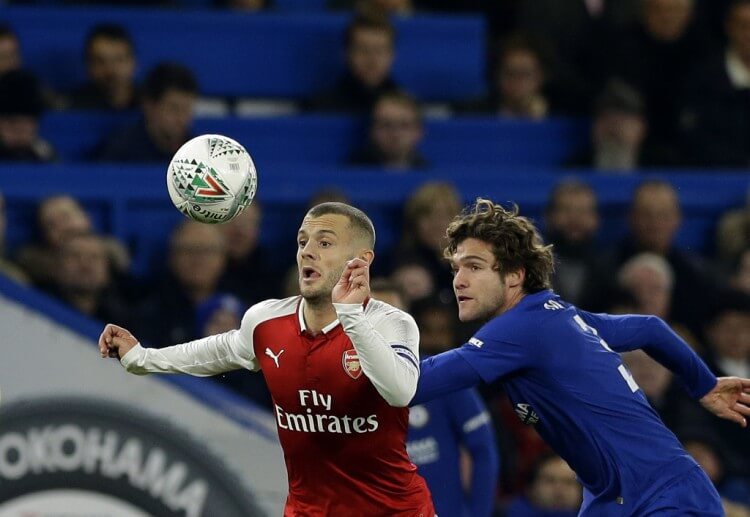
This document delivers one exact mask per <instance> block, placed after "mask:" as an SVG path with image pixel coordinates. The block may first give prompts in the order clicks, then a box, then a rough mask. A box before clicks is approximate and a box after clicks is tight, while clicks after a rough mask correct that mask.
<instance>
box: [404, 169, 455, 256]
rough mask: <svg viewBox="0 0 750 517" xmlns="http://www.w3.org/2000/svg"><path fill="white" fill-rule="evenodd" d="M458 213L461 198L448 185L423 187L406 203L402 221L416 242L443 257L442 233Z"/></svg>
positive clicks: (434, 184)
mask: <svg viewBox="0 0 750 517" xmlns="http://www.w3.org/2000/svg"><path fill="white" fill-rule="evenodd" d="M460 211H461V198H460V196H459V194H458V192H457V191H456V189H455V187H453V185H451V184H449V183H442V182H430V183H425V184H424V185H422V186H421V187H420V188H419V189H417V191H416V192H415V193H414V194H413V195H412V196H411V197H410V198H409V200H408V201H407V202H406V210H405V218H406V220H407V223H408V226H409V230H410V231H412V232H413V233H414V238H416V240H417V242H418V243H419V244H421V245H423V246H426V247H427V248H429V249H431V250H433V251H435V253H436V254H437V255H438V256H439V257H441V258H442V257H443V248H444V247H445V230H446V229H447V228H448V225H449V224H450V222H451V221H452V220H453V218H454V217H455V216H456V215H458V213H459V212H460Z"/></svg>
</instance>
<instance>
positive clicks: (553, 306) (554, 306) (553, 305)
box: [544, 300, 565, 311]
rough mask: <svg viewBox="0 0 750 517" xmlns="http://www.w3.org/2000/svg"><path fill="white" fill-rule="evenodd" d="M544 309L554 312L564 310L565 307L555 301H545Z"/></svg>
mask: <svg viewBox="0 0 750 517" xmlns="http://www.w3.org/2000/svg"><path fill="white" fill-rule="evenodd" d="M544 308H545V309H547V310H550V311H556V310H559V309H564V308H565V307H563V306H562V304H561V303H559V302H556V301H555V300H547V301H546V302H544Z"/></svg>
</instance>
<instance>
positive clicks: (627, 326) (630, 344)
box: [578, 311, 716, 399]
mask: <svg viewBox="0 0 750 517" xmlns="http://www.w3.org/2000/svg"><path fill="white" fill-rule="evenodd" d="M578 313H579V315H580V316H581V318H582V319H583V321H584V322H585V323H586V324H587V325H589V326H590V327H591V328H592V329H593V331H595V332H596V333H597V334H598V335H599V337H600V338H602V339H603V340H604V341H605V342H606V343H607V345H609V347H610V348H611V349H612V350H614V351H615V352H629V351H630V350H636V349H641V350H643V351H644V352H646V353H647V354H648V355H650V356H651V357H653V358H654V359H656V360H657V361H658V362H659V363H661V364H662V365H664V366H665V367H666V368H668V369H670V370H671V371H672V372H674V373H675V375H677V377H678V378H679V379H680V380H681V381H682V383H683V384H684V385H685V387H686V389H687V391H688V393H690V395H691V396H692V397H693V398H696V399H699V398H701V397H703V396H704V395H705V394H706V393H708V392H709V391H711V389H713V387H714V386H716V376H715V375H714V374H713V373H711V370H709V368H708V366H706V363H704V362H703V360H702V359H701V358H700V357H698V355H697V354H696V353H695V352H694V351H693V349H692V348H690V346H689V345H688V344H687V343H686V342H685V341H684V340H683V339H682V338H681V337H680V336H678V335H677V334H676V333H675V332H674V331H673V330H672V329H671V328H669V326H668V325H667V324H666V323H664V321H663V320H662V319H661V318H658V317H656V316H641V315H632V314H626V315H618V316H615V315H611V314H592V313H590V312H585V311H578Z"/></svg>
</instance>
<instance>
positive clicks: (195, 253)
mask: <svg viewBox="0 0 750 517" xmlns="http://www.w3.org/2000/svg"><path fill="white" fill-rule="evenodd" d="M225 264H226V243H225V241H224V236H223V235H222V234H221V232H220V231H219V230H218V229H216V228H215V227H213V226H209V225H206V224H201V223H197V222H192V221H189V222H186V223H184V224H183V225H182V226H180V227H179V228H178V229H177V231H176V232H175V233H174V234H173V236H172V243H171V249H170V265H171V268H172V272H173V273H174V275H175V277H177V280H178V281H179V282H180V284H181V285H183V286H184V287H185V288H186V290H188V291H194V292H204V293H205V292H211V291H213V289H214V288H215V287H216V283H217V282H218V281H219V277H220V276H221V274H222V273H223V272H224V266H225Z"/></svg>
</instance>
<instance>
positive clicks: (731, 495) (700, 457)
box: [680, 431, 750, 517]
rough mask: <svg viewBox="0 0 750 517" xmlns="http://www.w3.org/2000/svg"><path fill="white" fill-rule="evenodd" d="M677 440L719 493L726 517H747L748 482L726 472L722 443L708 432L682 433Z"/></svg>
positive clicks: (749, 502) (749, 501)
mask: <svg viewBox="0 0 750 517" xmlns="http://www.w3.org/2000/svg"><path fill="white" fill-rule="evenodd" d="M680 438H681V441H682V443H683V445H684V446H685V450H686V451H687V452H688V453H689V454H690V455H691V456H692V457H693V459H695V461H696V462H698V465H700V466H701V468H702V469H703V470H704V471H705V472H706V475H707V476H708V478H709V479H710V480H711V482H712V483H713V484H714V486H715V487H716V490H717V491H718V492H719V495H720V496H721V498H722V503H723V504H724V510H725V512H726V514H727V517H732V516H743V517H750V482H748V480H746V479H742V478H738V477H735V476H733V475H732V474H731V472H728V469H727V460H726V456H727V455H726V452H725V451H724V448H723V447H722V444H721V442H720V441H719V440H718V439H717V438H716V437H715V436H713V435H712V433H711V432H710V431H694V432H688V433H681V435H680ZM727 503H729V504H727ZM735 505H737V506H739V508H737V507H735Z"/></svg>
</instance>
